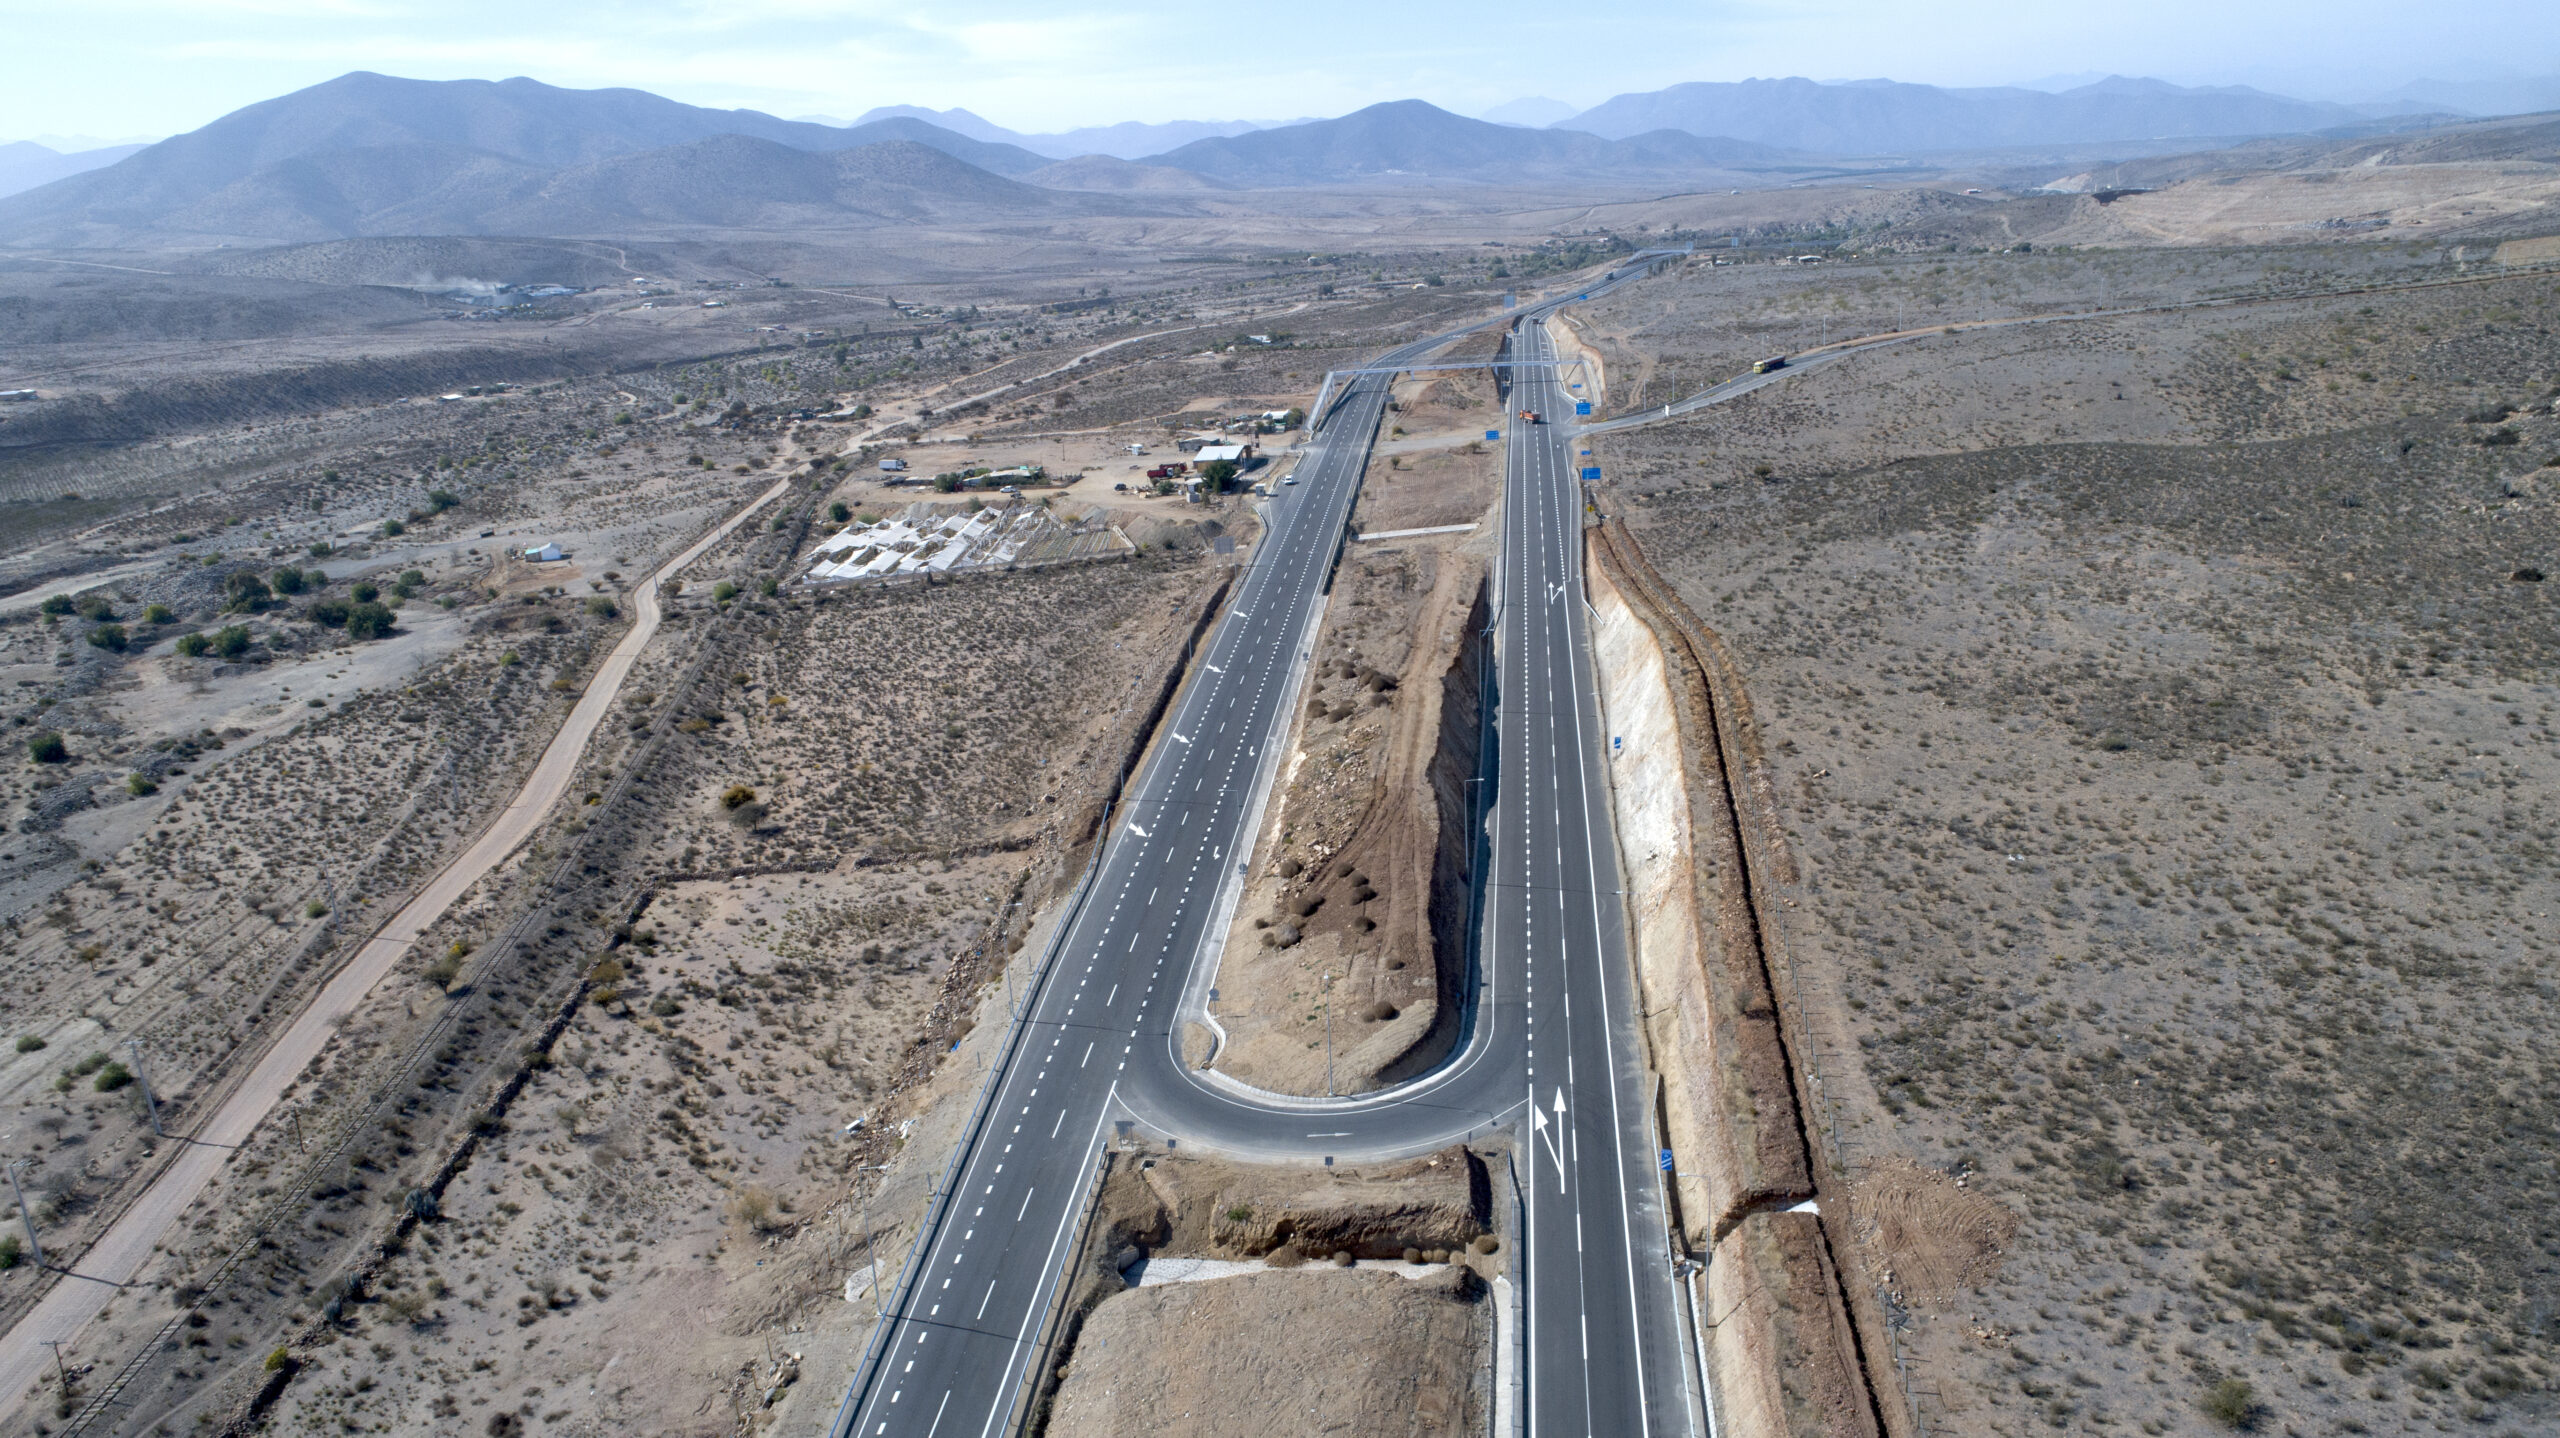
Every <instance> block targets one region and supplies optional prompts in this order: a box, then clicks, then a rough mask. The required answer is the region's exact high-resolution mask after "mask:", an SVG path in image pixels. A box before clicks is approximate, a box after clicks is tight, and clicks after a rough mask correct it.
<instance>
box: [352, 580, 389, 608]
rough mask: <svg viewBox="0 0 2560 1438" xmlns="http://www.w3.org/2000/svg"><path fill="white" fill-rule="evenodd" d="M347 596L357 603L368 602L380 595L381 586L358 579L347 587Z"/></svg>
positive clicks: (378, 597)
mask: <svg viewBox="0 0 2560 1438" xmlns="http://www.w3.org/2000/svg"><path fill="white" fill-rule="evenodd" d="M347 597H348V598H350V599H353V600H355V602H357V603H358V604H370V603H372V602H373V601H374V600H377V599H380V598H381V597H382V588H381V586H379V585H376V584H371V583H368V582H366V581H364V580H361V579H359V580H357V581H356V582H355V583H354V584H353V585H351V586H349V587H348V589H347Z"/></svg>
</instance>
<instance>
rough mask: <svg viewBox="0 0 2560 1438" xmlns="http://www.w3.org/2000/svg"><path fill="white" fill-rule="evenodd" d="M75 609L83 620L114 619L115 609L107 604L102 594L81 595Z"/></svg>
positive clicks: (105, 597)
mask: <svg viewBox="0 0 2560 1438" xmlns="http://www.w3.org/2000/svg"><path fill="white" fill-rule="evenodd" d="M77 608H78V609H79V611H80V617H81V618H83V619H90V620H104V619H113V618H115V617H116V607H115V606H114V605H112V604H110V603H108V602H107V596H105V595H103V594H85V595H82V596H81V597H80V603H79V605H78V606H77Z"/></svg>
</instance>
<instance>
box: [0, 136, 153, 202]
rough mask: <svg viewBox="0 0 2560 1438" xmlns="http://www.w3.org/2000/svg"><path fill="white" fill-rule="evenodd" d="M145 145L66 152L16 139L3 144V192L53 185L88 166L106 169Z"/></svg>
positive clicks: (0, 167) (0, 166)
mask: <svg viewBox="0 0 2560 1438" xmlns="http://www.w3.org/2000/svg"><path fill="white" fill-rule="evenodd" d="M141 148H142V147H141V146H140V145H109V146H106V147H104V148H102V149H95V150H73V151H70V152H67V153H66V152H64V151H61V150H57V149H54V148H53V147H52V146H50V145H39V144H37V143H36V142H35V141H33V140H13V141H11V142H9V143H8V144H4V145H0V195H14V194H16V193H18V192H19V191H20V190H32V189H34V188H35V187H36V186H38V185H49V184H51V183H53V182H54V181H56V180H59V179H62V178H63V177H65V176H68V175H77V174H79V173H81V172H82V171H84V170H96V169H102V168H104V167H106V166H108V165H112V164H114V163H115V162H116V161H118V160H121V159H123V158H124V157H125V156H127V155H130V154H132V153H133V152H134V151H136V150H139V149H141Z"/></svg>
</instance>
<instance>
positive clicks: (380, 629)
mask: <svg viewBox="0 0 2560 1438" xmlns="http://www.w3.org/2000/svg"><path fill="white" fill-rule="evenodd" d="M391 629H392V618H391V611H390V609H389V608H388V607H386V606H384V605H380V604H374V603H370V602H368V603H363V604H358V605H356V606H354V607H353V608H351V609H349V610H348V611H347V637H348V638H350V639H380V638H381V637H382V636H384V635H386V634H389V633H390V632H391Z"/></svg>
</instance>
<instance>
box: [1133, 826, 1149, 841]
mask: <svg viewBox="0 0 2560 1438" xmlns="http://www.w3.org/2000/svg"><path fill="white" fill-rule="evenodd" d="M1129 832H1130V833H1132V834H1135V835H1137V836H1138V837H1139V838H1141V839H1143V838H1146V837H1147V831H1146V830H1144V829H1141V828H1139V827H1138V826H1137V825H1135V824H1131V825H1130V826H1129Z"/></svg>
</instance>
